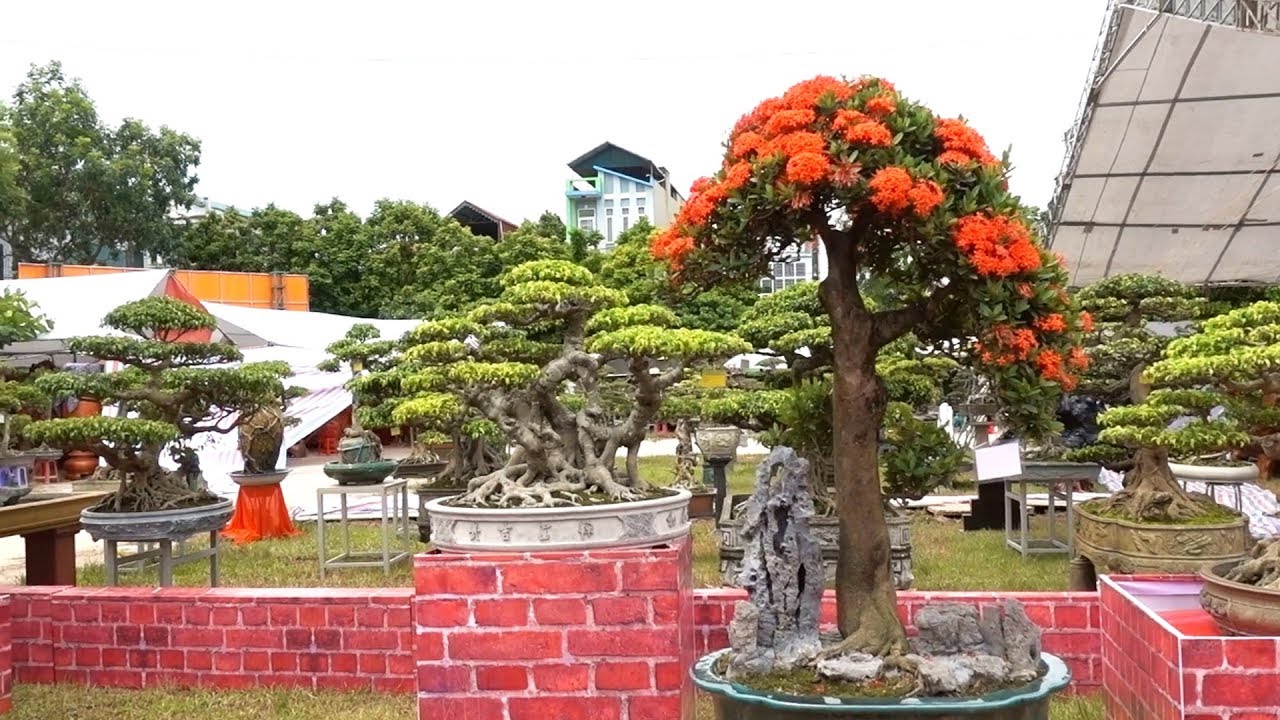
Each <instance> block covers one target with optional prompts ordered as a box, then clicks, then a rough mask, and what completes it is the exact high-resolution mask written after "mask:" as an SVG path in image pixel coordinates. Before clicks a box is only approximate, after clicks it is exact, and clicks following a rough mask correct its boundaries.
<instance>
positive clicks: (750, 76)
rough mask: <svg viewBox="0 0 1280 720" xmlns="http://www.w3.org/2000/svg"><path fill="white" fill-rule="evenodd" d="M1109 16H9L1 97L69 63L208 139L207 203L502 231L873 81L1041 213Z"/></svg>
mask: <svg viewBox="0 0 1280 720" xmlns="http://www.w3.org/2000/svg"><path fill="white" fill-rule="evenodd" d="M1105 9H1106V0H1072V1H1071V2H1047V1H1045V0H879V1H878V2H871V1H869V0H831V1H829V2H815V1H811V0H785V1H783V2H771V3H760V2H745V1H738V2H732V1H727V2H726V1H721V0H714V1H703V0H683V1H680V2H672V1H670V0H649V1H648V2H618V1H616V0H594V1H588V0H579V1H577V2H560V1H559V0H545V1H531V0H525V1H523V2H516V1H515V0H508V2H496V1H493V0H461V1H458V2H393V1H391V0H360V1H358V2H353V1H351V0H347V1H345V2H307V3H302V2H297V3H293V2H279V1H272V0H258V1H257V2H244V1H242V0H223V1H222V2H201V3H174V2H161V1H154V2H147V1H141V0H127V1H126V0H113V1H112V2H102V1H101V0H81V1H78V2H77V1H72V0H42V1H41V2H6V3H4V7H3V11H2V13H0V94H2V95H3V96H4V97H5V99H6V101H7V100H8V99H9V98H10V97H11V95H12V92H13V89H14V88H15V87H16V86H17V84H18V83H20V82H21V81H22V79H23V77H24V75H25V73H26V71H27V68H28V66H29V65H30V64H31V63H43V62H46V61H49V60H53V59H58V60H61V61H62V62H63V64H64V66H65V69H66V71H67V73H68V74H69V75H72V76H74V77H78V78H80V79H81V80H82V81H83V82H84V84H85V86H86V87H87V89H88V91H89V93H90V95H91V96H92V97H93V98H94V100H95V101H96V102H97V104H98V109H99V112H100V113H101V114H102V115H103V117H104V118H106V119H107V120H108V121H110V122H112V123H115V122H118V121H119V120H120V118H122V117H127V116H128V117H137V118H140V119H142V120H143V121H145V122H147V123H148V124H150V125H153V126H158V125H161V124H165V125H169V126H171V127H173V128H176V129H179V130H182V131H184V132H187V133H190V134H192V135H194V136H196V137H198V138H199V139H200V140H201V141H202V143H203V157H202V162H201V165H200V167H199V169H198V174H199V177H200V184H199V188H198V192H199V193H200V194H201V195H205V196H208V197H210V198H212V199H214V200H216V201H219V202H224V203H229V204H234V205H236V206H239V207H244V208H251V207H257V206H262V205H266V204H267V203H270V202H275V203H276V204H277V205H280V206H282V207H286V208H289V209H292V210H295V211H297V212H300V213H303V214H306V213H308V212H309V211H310V209H311V207H312V206H313V205H314V204H315V203H316V202H323V201H326V200H328V199H329V198H331V197H334V196H336V197H340V198H342V199H343V200H345V201H346V202H347V203H348V204H349V205H351V206H352V207H353V208H355V209H356V210H357V211H359V212H362V213H363V212H366V211H367V210H368V209H369V208H370V207H371V206H372V204H373V202H374V201H375V200H376V199H378V198H381V197H391V198H396V199H409V200H414V201H418V202H426V203H429V204H431V205H433V206H435V207H437V208H439V209H440V210H441V211H447V210H449V209H450V208H451V207H453V206H454V205H455V204H457V203H458V202H460V201H461V200H463V199H467V200H471V201H472V202H474V203H476V204H478V205H480V206H481V207H485V208H487V209H489V210H491V211H493V212H496V213H498V214H500V215H503V216H505V217H507V218H509V219H512V220H516V221H519V220H520V219H522V218H524V217H536V216H537V214H538V213H539V212H541V211H542V210H544V209H551V210H555V211H556V212H558V213H561V214H563V211H564V195H563V190H564V180H565V179H566V178H567V177H568V176H569V175H570V171H569V170H568V168H567V167H566V163H567V162H568V161H569V160H571V159H573V158H574V157H576V156H577V155H579V154H581V153H582V152H584V151H586V150H588V149H590V148H592V147H594V146H595V145H597V144H599V143H600V142H603V141H605V140H610V141H612V142H615V143H617V144H619V145H621V146H623V147H625V148H628V149H630V150H633V151H635V152H637V153H640V154H641V155H645V156H648V157H649V158H651V159H652V160H654V161H655V162H657V163H659V164H661V165H665V166H666V167H667V168H668V169H669V170H670V171H671V173H672V176H673V178H674V180H675V182H676V184H677V185H678V187H679V188H680V189H681V190H682V191H686V190H687V189H688V187H689V184H690V183H691V182H692V181H693V180H694V179H695V178H697V177H698V176H700V175H704V174H709V173H711V172H713V171H714V170H715V169H716V168H717V167H718V164H719V160H720V155H721V143H722V142H723V140H724V138H725V136H726V135H727V133H728V131H729V129H730V127H732V125H733V123H734V122H735V121H736V120H737V118H738V117H739V116H740V115H741V114H743V113H744V112H747V111H749V110H750V109H751V108H752V107H753V106H754V105H755V103H757V102H758V101H759V100H761V99H763V98H765V97H768V96H772V95H776V94H778V93H780V92H782V91H783V90H785V89H786V87H788V86H789V85H790V84H792V83H793V82H796V81H798V80H802V79H805V78H808V77H812V76H813V75H816V74H820V73H821V74H832V75H848V76H856V75H861V74H878V75H882V76H884V77H886V78H888V79H890V80H891V81H893V82H894V83H895V84H896V85H897V86H898V89H899V90H900V91H902V92H904V93H905V94H907V95H908V96H910V97H913V98H915V99H918V100H921V101H923V102H925V103H927V104H929V105H931V106H932V107H933V108H934V109H935V111H937V112H939V113H943V114H947V115H957V114H963V115H965V116H966V117H968V118H969V119H970V120H971V121H972V123H973V124H974V125H975V126H976V127H977V128H978V129H979V130H980V131H981V132H982V133H983V134H984V135H985V136H986V137H987V139H988V141H989V143H990V144H991V145H992V147H993V149H995V150H996V151H997V152H999V151H1000V150H1002V149H1004V148H1006V147H1009V146H1012V149H1013V161H1014V164H1015V166H1016V167H1015V170H1014V175H1013V186H1014V190H1015V191H1017V192H1019V193H1020V194H1021V195H1022V196H1023V197H1024V199H1025V200H1027V201H1029V202H1032V203H1035V204H1037V205H1043V204H1045V203H1046V202H1047V201H1048V199H1049V197H1050V195H1051V194H1052V191H1053V183H1054V178H1055V176H1056V175H1057V172H1058V170H1059V166H1060V165H1061V162H1062V157H1063V154H1064V146H1063V141H1062V136H1063V133H1064V132H1065V131H1066V130H1067V129H1068V128H1069V127H1070V126H1071V124H1072V122H1073V119H1074V116H1075V112H1076V107H1077V104H1078V102H1079V100H1080V95H1081V91H1082V89H1083V87H1084V83H1085V81H1086V78H1087V74H1088V70H1089V62H1090V58H1091V56H1092V53H1093V50H1094V46H1095V44H1096V41H1097V36H1098V33H1099V31H1100V29H1101V24H1102V21H1103V16H1104V13H1105Z"/></svg>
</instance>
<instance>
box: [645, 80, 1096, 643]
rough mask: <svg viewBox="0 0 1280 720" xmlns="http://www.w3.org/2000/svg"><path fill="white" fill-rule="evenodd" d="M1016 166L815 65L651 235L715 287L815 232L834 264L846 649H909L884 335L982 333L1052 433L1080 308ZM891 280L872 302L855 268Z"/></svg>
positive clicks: (1007, 389) (697, 281) (894, 96)
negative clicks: (886, 484)
mask: <svg viewBox="0 0 1280 720" xmlns="http://www.w3.org/2000/svg"><path fill="white" fill-rule="evenodd" d="M1006 173H1007V164H1006V163H1005V162H1002V161H1001V160H999V159H997V158H995V157H994V156H993V155H992V154H991V152H990V151H989V150H988V149H987V147H986V144H985V142H984V141H983V140H982V138H981V137H980V136H979V135H978V133H977V132H975V131H974V130H973V129H971V128H969V127H968V126H967V125H966V124H965V123H964V122H963V121H961V120H949V119H943V118H939V117H936V116H935V115H934V114H933V113H932V112H931V111H930V110H929V109H928V108H926V107H924V106H922V105H920V104H918V103H915V102H912V101H910V100H908V99H906V98H904V97H903V96H901V95H900V94H899V93H898V92H897V91H896V90H895V89H894V87H893V86H892V85H891V84H889V83H887V82H885V81H883V80H880V79H875V78H866V79H860V80H856V81H852V82H850V81H843V80H837V79H834V78H828V77H818V78H815V79H813V80H809V81H805V82H802V83H799V84H797V85H795V86H794V87H792V88H791V89H789V90H788V91H787V92H786V93H785V94H784V95H783V96H781V97H777V98H771V99H769V100H766V101H764V102H763V103H761V104H760V105H759V106H758V107H757V108H756V109H755V110H754V111H752V112H751V113H749V114H748V115H746V116H744V117H743V118H742V119H741V120H740V121H739V122H738V123H737V125H736V126H735V127H734V128H733V131H732V132H731V134H730V136H729V140H728V143H727V147H726V152H725V156H724V162H723V165H722V168H721V170H720V171H719V172H718V173H717V174H716V175H715V177H713V178H708V179H703V180H699V181H698V182H697V183H695V185H694V187H693V190H692V192H691V194H690V198H689V200H688V202H686V203H685V205H684V206H683V207H682V208H681V211H680V213H679V216H678V217H677V219H676V222H675V223H674V224H673V225H672V226H671V227H670V228H668V229H667V231H665V232H664V233H663V234H662V235H661V236H659V237H658V238H657V239H656V240H655V241H654V244H653V250H654V254H655V255H656V256H657V257H659V258H661V259H664V260H666V261H667V262H668V264H669V265H670V267H671V269H672V271H673V272H674V273H675V275H676V277H677V278H678V280H679V281H681V282H683V283H690V284H694V285H700V286H711V285H714V284H715V283H717V282H719V281H720V280H721V279H722V278H725V277H730V278H736V279H738V280H743V279H747V278H758V277H761V276H762V275H763V274H764V273H765V272H766V271H767V268H768V265H769V264H770V263H771V262H773V261H774V260H775V259H776V258H778V257H779V256H780V255H783V254H784V253H789V252H793V251H794V249H795V247H796V245H797V244H798V242H799V241H798V240H797V238H805V239H808V238H813V237H814V236H815V235H816V236H818V237H820V238H821V239H822V242H823V246H824V247H825V250H826V253H827V260H828V267H829V268H830V274H829V276H828V277H827V279H826V280H824V281H823V282H822V283H821V286H820V289H819V298H820V300H821V302H822V306H823V308H824V309H825V310H826V314H827V316H828V317H829V322H830V336H831V348H832V366H833V384H834V389H833V420H834V429H835V436H836V437H838V438H839V439H840V442H838V443H834V449H833V458H834V465H835V470H836V479H837V480H836V505H837V511H838V514H839V524H840V560H839V563H838V565H837V589H836V594H837V606H838V613H837V615H838V621H839V627H840V631H841V634H842V635H843V636H844V638H845V639H844V641H843V642H842V643H841V644H840V645H839V647H837V648H835V649H834V650H835V651H836V652H843V651H849V650H857V651H863V652H869V653H872V654H878V655H891V656H900V655H901V654H902V653H904V652H905V651H906V633H905V631H904V630H903V627H902V623H901V622H900V621H899V619H898V616H897V602H896V599H895V591H894V587H893V582H892V578H891V577H890V572H889V563H888V557H889V538H888V531H887V527H886V524H885V520H884V516H883V513H882V510H881V507H882V503H881V488H880V478H879V434H880V429H881V426H882V423H883V416H884V412H885V407H886V402H887V398H886V392H885V387H884V381H883V379H882V378H880V377H879V375H878V373H877V368H876V364H877V359H878V356H879V353H880V351H881V350H882V349H883V348H884V347H885V346H887V345H889V344H890V343H892V342H893V341H894V340H897V339H898V338H900V337H902V336H904V335H906V334H907V333H910V332H915V333H916V334H917V335H918V336H919V337H920V339H921V340H922V341H925V342H928V341H931V340H933V339H935V338H936V339H950V338H957V337H962V338H963V337H976V338H978V341H977V343H978V344H977V346H976V348H975V350H976V358H977V360H978V362H979V364H980V365H981V367H982V369H983V370H984V371H985V372H986V373H987V374H988V375H989V376H990V377H991V378H992V380H993V383H994V386H995V389H996V392H997V394H998V396H999V397H1000V399H1001V401H1002V406H1003V409H1002V413H1003V414H1004V416H1005V419H1006V422H1008V423H1011V424H1016V425H1017V426H1019V427H1024V428H1028V429H1029V431H1030V432H1031V433H1032V434H1031V435H1030V437H1032V438H1036V437H1041V436H1045V435H1048V434H1051V433H1052V432H1054V431H1056V430H1057V429H1058V428H1059V426H1058V424H1057V423H1056V420H1055V419H1054V417H1053V410H1054V409H1055V408H1056V405H1057V401H1058V398H1059V395H1060V393H1061V391H1062V390H1063V389H1064V388H1065V389H1071V388H1073V387H1074V386H1075V384H1076V378H1075V376H1074V374H1073V372H1072V365H1071V363H1073V362H1074V363H1075V364H1076V365H1083V364H1084V363H1085V362H1086V358H1085V357H1084V353H1083V351H1082V350H1079V349H1078V348H1075V349H1073V346H1074V343H1073V334H1074V333H1075V332H1076V331H1078V329H1079V323H1078V321H1077V318H1076V316H1075V313H1074V312H1073V309H1072V307H1071V304H1070V298H1069V297H1068V296H1067V294H1066V290H1065V284H1066V279H1067V278H1066V273H1065V272H1064V271H1063V270H1062V268H1061V266H1060V265H1059V261H1058V260H1056V259H1055V258H1054V257H1053V256H1051V255H1049V254H1048V253H1047V252H1046V251H1045V250H1044V249H1043V248H1042V247H1041V246H1040V245H1039V244H1038V243H1037V242H1036V240H1035V239H1034V237H1033V235H1032V231H1031V229H1030V227H1029V226H1028V223H1027V218H1026V215H1025V213H1024V211H1023V208H1022V206H1021V203H1020V202H1019V200H1018V198H1016V197H1015V196H1013V195H1011V194H1010V193H1009V192H1008V189H1007V180H1006ZM864 272H865V273H869V274H871V275H872V276H874V277H881V278H884V279H885V280H886V281H888V282H889V283H890V284H891V285H892V286H893V288H894V290H895V294H894V297H893V298H892V301H893V302H892V304H890V305H886V306H884V307H878V308H877V309H874V310H873V309H871V308H869V307H868V306H867V302H866V299H865V298H864V296H863V294H862V290H861V287H860V279H861V278H860V273H864Z"/></svg>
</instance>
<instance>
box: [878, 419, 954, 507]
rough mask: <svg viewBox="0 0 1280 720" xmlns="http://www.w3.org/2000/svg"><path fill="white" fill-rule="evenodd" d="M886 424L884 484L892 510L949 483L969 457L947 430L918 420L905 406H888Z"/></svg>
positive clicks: (883, 457) (882, 459) (881, 460)
mask: <svg viewBox="0 0 1280 720" xmlns="http://www.w3.org/2000/svg"><path fill="white" fill-rule="evenodd" d="M884 424H885V428H884V442H883V449H882V451H881V453H880V462H881V464H882V465H883V467H884V475H883V478H882V480H881V483H882V485H883V488H884V491H883V492H884V497H885V500H886V503H887V504H888V505H890V506H891V507H893V506H896V507H899V508H901V507H905V506H906V504H907V503H908V502H909V501H911V500H920V499H921V498H924V497H925V496H927V495H929V494H930V493H932V492H933V491H934V490H936V489H937V488H938V487H940V486H942V485H944V484H946V483H948V482H950V481H951V479H952V478H954V477H955V474H956V471H958V470H959V469H960V465H961V463H963V462H964V460H965V458H966V457H967V456H966V454H965V452H964V450H962V449H960V446H959V445H956V443H955V441H953V440H952V439H951V436H950V435H948V434H947V431H946V430H945V429H943V428H942V427H939V426H938V424H937V423H935V422H930V421H929V420H924V419H921V418H918V417H916V416H915V414H914V413H913V412H912V409H911V406H910V405H908V404H906V403H901V402H891V403H889V406H888V407H887V408H886V409H885V414H884Z"/></svg>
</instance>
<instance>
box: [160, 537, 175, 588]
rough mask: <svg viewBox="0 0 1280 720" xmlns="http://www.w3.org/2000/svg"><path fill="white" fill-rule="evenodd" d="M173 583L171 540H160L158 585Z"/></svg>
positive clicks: (163, 585)
mask: <svg viewBox="0 0 1280 720" xmlns="http://www.w3.org/2000/svg"><path fill="white" fill-rule="evenodd" d="M171 585H173V541H172V540H170V539H169V538H165V539H164V540H161V541H160V587H169V586H171Z"/></svg>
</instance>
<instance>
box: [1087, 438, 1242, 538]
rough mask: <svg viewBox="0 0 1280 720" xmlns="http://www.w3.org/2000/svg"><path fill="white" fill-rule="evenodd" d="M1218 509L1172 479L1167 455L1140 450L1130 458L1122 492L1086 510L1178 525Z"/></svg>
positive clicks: (1151, 449) (1203, 497) (1161, 452)
mask: <svg viewBox="0 0 1280 720" xmlns="http://www.w3.org/2000/svg"><path fill="white" fill-rule="evenodd" d="M1215 507H1218V505H1217V503H1216V502H1214V501H1213V499H1212V498H1210V497H1208V496H1207V495H1200V496H1197V495H1192V494H1191V493H1188V492H1187V491H1186V490H1183V489H1182V486H1181V485H1179V484H1178V481H1177V480H1175V479H1174V477H1173V472H1172V471H1171V470H1170V469H1169V451H1168V450H1165V449H1163V448H1141V449H1139V450H1138V451H1137V453H1135V454H1134V457H1133V469H1131V470H1129V472H1127V473H1126V474H1125V476H1124V488H1123V489H1122V490H1121V491H1120V492H1118V493H1115V494H1114V495H1112V496H1110V497H1108V498H1106V499H1105V500H1101V501H1099V502H1098V504H1097V505H1091V506H1090V509H1091V511H1093V510H1099V511H1101V512H1104V513H1107V512H1110V513H1116V514H1120V515H1122V516H1123V517H1125V518H1129V519H1133V520H1147V521H1151V522H1167V523H1174V524H1176V523H1179V522H1185V521H1187V520H1191V519H1193V518H1196V517H1199V516H1201V515H1203V514H1204V513H1205V512H1206V511H1209V510H1212V509H1214V508H1215Z"/></svg>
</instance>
